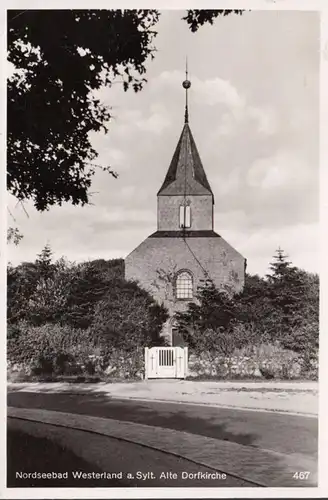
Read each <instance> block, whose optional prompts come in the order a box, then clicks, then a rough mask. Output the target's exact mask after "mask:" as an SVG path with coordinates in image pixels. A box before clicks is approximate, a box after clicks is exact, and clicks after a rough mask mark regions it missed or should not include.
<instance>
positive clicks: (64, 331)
mask: <svg viewBox="0 0 328 500" xmlns="http://www.w3.org/2000/svg"><path fill="white" fill-rule="evenodd" d="M7 346H8V347H7V353H8V361H10V362H11V363H16V364H23V365H25V366H30V367H31V370H32V372H33V373H34V374H50V373H57V374H64V373H66V374H72V375H73V374H77V373H81V372H82V369H81V365H83V363H84V362H86V361H87V360H88V356H89V355H90V354H94V352H95V351H96V350H97V345H96V343H95V341H94V339H93V338H92V334H91V332H89V331H86V330H74V329H72V328H70V327H64V326H60V325H53V324H47V325H43V326H39V327H32V326H30V325H27V324H26V323H24V322H22V323H20V324H18V325H16V326H15V329H14V335H13V332H12V331H11V332H10V335H9V338H8V343H7Z"/></svg>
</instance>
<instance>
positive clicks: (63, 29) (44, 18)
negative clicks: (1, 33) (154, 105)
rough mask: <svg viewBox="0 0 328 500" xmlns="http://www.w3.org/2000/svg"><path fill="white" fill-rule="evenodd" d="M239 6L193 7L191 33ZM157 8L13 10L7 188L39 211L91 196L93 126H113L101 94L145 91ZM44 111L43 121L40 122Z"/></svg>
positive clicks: (110, 170)
mask: <svg viewBox="0 0 328 500" xmlns="http://www.w3.org/2000/svg"><path fill="white" fill-rule="evenodd" d="M230 13H237V14H241V13H242V11H233V10H217V11H213V10H212V11H211V10H195V11H192V10H189V11H188V13H187V15H186V16H185V17H184V20H185V21H186V22H187V24H188V25H189V26H190V29H191V30H192V31H197V29H198V27H199V26H201V25H203V24H204V23H206V22H209V23H211V24H212V23H213V20H214V19H215V18H216V17H217V16H218V15H223V16H226V15H227V14H230ZM159 16H160V13H159V12H158V11H157V10H154V9H152V10H144V9H139V10H131V9H124V10H70V9H66V10H47V9H45V10H9V11H8V60H9V61H10V62H11V63H12V64H13V65H14V68H15V71H14V73H13V75H12V76H11V78H10V79H9V81H8V89H7V95H8V113H7V116H8V123H7V130H8V136H7V163H8V165H7V172H8V174H7V186H8V189H9V191H10V192H11V193H12V194H13V195H14V196H16V197H17V198H18V200H21V201H22V200H27V199H30V200H32V201H33V203H34V206H35V207H36V209H37V210H40V211H43V210H46V209H48V208H49V207H51V206H52V205H61V204H62V203H63V202H71V203H73V204H74V205H85V204H87V203H89V201H90V190H89V188H90V186H91V183H92V177H93V176H94V174H95V171H96V169H97V168H100V169H102V170H104V171H106V172H108V173H109V174H111V175H112V176H113V177H117V173H116V172H115V169H113V168H112V166H110V165H97V164H96V163H95V160H96V158H97V156H98V153H97V151H95V150H94V149H93V147H92V145H91V142H90V132H99V131H103V132H107V131H108V123H109V121H110V118H111V113H110V107H109V106H107V105H105V104H104V103H102V102H101V101H100V99H99V98H97V96H96V91H98V90H99V89H101V88H102V87H104V86H106V87H111V86H112V85H113V84H115V83H120V84H121V85H122V86H123V88H124V90H128V89H129V88H132V89H133V90H134V91H136V92H138V91H140V90H141V89H142V88H143V86H144V84H145V83H146V78H145V74H146V62H147V61H148V60H149V59H152V58H153V57H154V54H155V52H156V48H155V46H154V44H153V43H154V38H155V37H156V35H157V31H156V30H155V27H156V25H157V22H158V20H159ZM36 117H37V120H36Z"/></svg>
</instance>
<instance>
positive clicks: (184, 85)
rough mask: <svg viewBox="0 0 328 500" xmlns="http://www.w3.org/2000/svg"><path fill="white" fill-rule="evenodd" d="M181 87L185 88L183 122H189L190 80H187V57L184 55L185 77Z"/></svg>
mask: <svg viewBox="0 0 328 500" xmlns="http://www.w3.org/2000/svg"><path fill="white" fill-rule="evenodd" d="M182 86H183V88H184V89H185V90H186V108H185V123H189V111H188V89H190V87H191V82H190V80H188V58H187V57H186V79H185V81H184V82H183V83H182Z"/></svg>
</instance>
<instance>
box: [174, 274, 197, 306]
mask: <svg viewBox="0 0 328 500" xmlns="http://www.w3.org/2000/svg"><path fill="white" fill-rule="evenodd" d="M176 295H177V299H192V295H193V286H192V275H191V273H189V272H188V271H181V272H180V273H179V274H178V276H177V279H176Z"/></svg>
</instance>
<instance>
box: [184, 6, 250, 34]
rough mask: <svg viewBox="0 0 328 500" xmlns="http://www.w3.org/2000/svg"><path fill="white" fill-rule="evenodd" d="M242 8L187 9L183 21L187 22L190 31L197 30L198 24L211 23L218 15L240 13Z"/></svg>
mask: <svg viewBox="0 0 328 500" xmlns="http://www.w3.org/2000/svg"><path fill="white" fill-rule="evenodd" d="M243 12H244V11H243V10H228V9H225V10H205V9H202V10H188V12H187V15H186V16H185V17H183V19H184V20H185V21H187V23H188V24H189V28H190V30H191V31H192V32H196V31H198V29H199V28H200V26H203V25H204V24H207V23H209V24H213V23H214V20H215V19H216V18H217V17H219V16H223V17H224V16H228V15H229V14H238V15H242V14H243Z"/></svg>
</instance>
